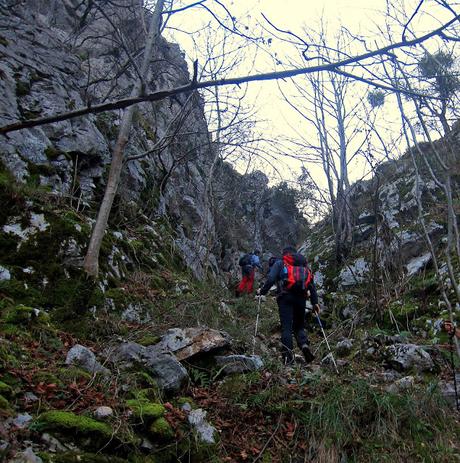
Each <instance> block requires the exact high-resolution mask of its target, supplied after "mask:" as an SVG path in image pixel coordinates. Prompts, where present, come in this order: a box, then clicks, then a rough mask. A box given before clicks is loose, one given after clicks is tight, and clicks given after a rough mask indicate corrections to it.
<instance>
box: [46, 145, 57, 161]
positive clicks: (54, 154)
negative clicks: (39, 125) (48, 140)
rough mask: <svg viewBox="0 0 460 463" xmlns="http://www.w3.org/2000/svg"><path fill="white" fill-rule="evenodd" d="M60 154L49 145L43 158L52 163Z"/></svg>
mask: <svg viewBox="0 0 460 463" xmlns="http://www.w3.org/2000/svg"><path fill="white" fill-rule="evenodd" d="M60 154H61V152H60V151H59V150H58V149H56V148H55V147H54V146H53V145H49V146H47V147H46V148H45V156H46V157H47V158H48V159H49V160H50V161H54V160H55V159H57V158H58V157H59V155H60Z"/></svg>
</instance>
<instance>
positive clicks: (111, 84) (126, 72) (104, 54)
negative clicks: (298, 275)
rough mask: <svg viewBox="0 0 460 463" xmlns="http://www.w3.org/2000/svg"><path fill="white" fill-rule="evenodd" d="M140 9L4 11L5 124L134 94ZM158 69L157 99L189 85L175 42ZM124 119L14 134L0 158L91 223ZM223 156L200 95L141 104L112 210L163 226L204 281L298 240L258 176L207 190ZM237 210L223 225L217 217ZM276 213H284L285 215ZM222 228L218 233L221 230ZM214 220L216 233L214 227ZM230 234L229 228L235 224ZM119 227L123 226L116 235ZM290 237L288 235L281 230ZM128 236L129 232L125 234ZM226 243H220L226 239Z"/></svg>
mask: <svg viewBox="0 0 460 463" xmlns="http://www.w3.org/2000/svg"><path fill="white" fill-rule="evenodd" d="M141 3H142V2H139V1H134V0H123V1H120V2H116V3H112V2H109V3H108V4H107V5H104V6H103V7H102V6H100V5H99V3H98V2H94V3H93V2H80V1H77V0H66V1H63V2H56V1H53V0H40V1H25V2H24V1H23V2H11V1H7V0H5V1H4V2H3V4H2V15H1V18H0V21H1V29H2V33H1V34H2V35H1V40H0V53H1V56H2V61H1V64H0V71H1V74H0V93H1V96H2V98H1V103H0V123H1V124H7V123H10V122H12V121H16V120H26V119H30V118H36V117H43V116H47V115H51V114H55V113H58V112H66V111H68V110H72V109H74V108H79V107H83V106H86V105H91V104H95V103H100V102H103V101H109V100H116V99H117V98H121V97H126V96H127V95H129V93H130V90H131V88H132V86H133V76H134V75H135V73H136V68H135V66H134V65H133V62H135V60H136V59H137V56H138V54H139V50H141V49H142V45H143V40H144V38H145V24H144V20H145V18H144V15H145V14H148V13H146V12H145V11H143V9H142V8H141V7H140V4H141ZM155 55H156V58H155V59H154V60H153V62H152V66H151V79H150V82H149V87H150V90H154V89H156V88H171V87H174V86H178V85H182V84H184V83H186V82H188V81H189V80H190V76H189V73H188V70H187V65H186V63H185V60H184V57H183V55H182V53H181V51H180V48H179V46H178V45H176V44H171V43H168V42H166V41H165V40H161V41H160V43H159V45H158V50H156V51H155ZM120 118H121V112H120V111H113V112H108V113H102V114H98V115H90V116H88V117H81V118H76V119H71V120H69V121H65V122H60V123H56V124H50V125H45V126H42V127H40V128H35V129H29V130H22V131H19V132H15V133H11V134H10V135H8V137H6V138H4V139H3V140H2V151H1V161H2V163H3V165H4V166H5V168H6V170H8V171H9V172H11V173H13V175H14V177H15V178H16V179H17V180H18V181H20V182H23V183H27V184H29V185H31V186H36V187H37V188H42V189H43V190H46V191H48V192H49V193H50V194H52V195H55V196H56V197H61V198H66V201H68V203H69V204H72V206H73V207H74V208H75V209H76V210H77V211H78V212H83V213H84V214H85V215H86V216H88V217H90V218H91V217H93V216H94V213H95V211H96V208H97V203H98V200H99V199H100V197H101V194H102V191H103V188H104V183H105V179H106V173H107V169H108V165H109V163H110V156H111V150H112V148H113V145H114V142H115V140H116V136H117V130H118V126H119V123H120ZM216 155H217V153H216V147H215V146H214V144H213V141H212V139H211V137H210V135H209V133H208V130H207V126H206V122H205V119H204V112H203V102H202V100H201V98H200V96H199V95H198V94H189V95H180V96H178V97H174V98H170V99H168V100H165V101H162V102H155V103H145V104H141V105H138V107H137V108H136V114H135V118H134V126H133V129H132V131H131V136H130V141H129V144H128V148H127V152H126V164H125V168H124V172H123V179H122V182H121V187H120V191H119V197H118V200H117V202H116V205H115V208H114V209H115V213H116V212H117V211H118V212H121V215H123V213H124V211H127V210H128V211H129V213H130V214H131V217H130V218H129V220H135V218H134V216H135V215H136V214H139V215H144V216H146V217H149V218H158V217H166V216H167V217H168V218H169V221H170V222H171V223H172V224H173V229H174V232H175V239H174V242H175V245H176V246H177V248H178V249H179V250H180V253H181V255H182V257H183V259H184V261H185V263H186V264H187V265H188V266H189V267H190V268H191V269H192V270H193V272H194V273H195V275H196V276H197V277H200V278H201V277H203V276H204V273H205V271H211V273H213V274H214V275H217V274H219V272H220V271H221V269H222V259H224V261H225V263H224V264H223V267H224V268H225V270H227V271H228V270H231V269H233V265H234V261H235V259H237V255H238V253H239V252H240V251H241V250H246V251H247V250H250V249H252V248H253V247H254V246H257V247H260V248H261V249H263V250H266V251H269V252H276V251H277V250H278V249H279V247H280V246H282V245H283V244H284V243H282V242H281V241H282V239H280V238H279V237H285V236H289V239H292V240H296V239H297V238H298V235H299V230H300V225H301V222H302V220H301V218H300V216H299V215H298V213H297V211H295V212H296V218H297V220H295V221H293V220H290V223H289V224H286V222H287V221H288V220H289V217H285V216H283V215H282V214H283V213H282V211H281V212H280V210H279V206H278V205H276V201H275V202H272V201H271V198H273V196H274V192H273V191H272V190H271V189H270V188H269V187H268V186H267V179H266V178H265V177H264V176H263V175H262V174H261V175H257V174H255V175H250V176H240V175H238V174H236V172H235V171H233V169H232V168H231V167H230V166H227V165H225V164H219V167H218V168H217V169H216V170H215V171H214V174H213V179H211V184H212V185H213V188H214V189H216V190H218V191H219V193H218V194H219V198H218V200H217V202H215V201H212V200H211V199H210V198H209V196H210V191H211V188H210V187H209V184H210V182H209V181H208V177H209V172H210V166H211V164H212V163H213V161H214V158H215V157H216ZM235 191H238V192H239V193H241V197H240V204H238V205H237V208H238V213H237V214H235V216H234V217H233V221H232V223H229V222H228V218H229V217H228V215H223V214H222V213H221V211H222V210H224V209H225V210H226V211H231V210H233V209H234V207H233V206H234V205H233V202H234V196H233V193H234V192H235ZM280 214H281V215H280ZM226 221H227V223H226V226H225V227H223V226H222V224H223V223H224V222H226ZM217 223H219V224H220V225H219V229H217V228H218V226H217V225H216V224H217ZM228 225H229V226H228ZM115 228H116V227H115ZM287 228H288V229H289V232H288V234H287V235H286V233H285V231H286V229H287ZM120 229H121V231H122V227H120ZM224 235H225V236H224Z"/></svg>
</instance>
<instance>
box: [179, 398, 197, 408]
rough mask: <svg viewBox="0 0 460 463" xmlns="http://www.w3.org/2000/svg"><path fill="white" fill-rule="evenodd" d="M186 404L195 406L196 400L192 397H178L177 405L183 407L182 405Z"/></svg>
mask: <svg viewBox="0 0 460 463" xmlns="http://www.w3.org/2000/svg"><path fill="white" fill-rule="evenodd" d="M185 404H190V405H191V406H192V408H193V406H194V402H193V399H192V398H191V397H179V398H178V399H177V405H178V406H179V407H182V405H185Z"/></svg>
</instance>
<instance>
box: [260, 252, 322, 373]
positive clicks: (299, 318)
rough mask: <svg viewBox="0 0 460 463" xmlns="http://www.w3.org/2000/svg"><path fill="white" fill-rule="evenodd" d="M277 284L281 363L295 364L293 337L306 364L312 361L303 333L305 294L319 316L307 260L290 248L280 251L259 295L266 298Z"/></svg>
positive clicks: (315, 293) (316, 295)
mask: <svg viewBox="0 0 460 463" xmlns="http://www.w3.org/2000/svg"><path fill="white" fill-rule="evenodd" d="M274 284H276V287H277V298H276V301H277V303H278V308H279V315H280V321H281V344H282V356H283V363H284V364H286V365H290V364H292V363H293V362H294V354H293V342H292V334H293V333H294V335H295V338H296V340H297V345H298V346H299V348H300V350H301V351H302V353H303V355H304V357H305V360H306V362H307V363H310V362H311V361H312V360H313V359H314V355H313V354H312V352H311V351H310V348H309V347H308V345H309V341H308V338H307V335H306V333H305V328H304V325H305V308H306V301H307V297H308V294H310V301H311V303H312V305H313V310H314V311H315V312H316V313H317V314H318V313H319V311H320V307H319V304H318V294H317V292H316V287H315V283H314V282H313V274H312V272H311V271H310V269H309V268H308V265H307V260H306V259H305V257H304V256H302V254H300V253H298V252H297V250H296V248H294V247H293V246H287V247H285V248H284V249H283V257H282V258H281V259H278V260H277V261H276V262H275V263H274V264H273V265H272V267H271V269H270V272H269V274H268V277H267V281H266V282H265V284H264V285H263V286H262V288H261V289H260V290H258V291H257V294H258V295H265V294H267V293H268V291H269V290H270V288H271V287H272V286H273V285H274Z"/></svg>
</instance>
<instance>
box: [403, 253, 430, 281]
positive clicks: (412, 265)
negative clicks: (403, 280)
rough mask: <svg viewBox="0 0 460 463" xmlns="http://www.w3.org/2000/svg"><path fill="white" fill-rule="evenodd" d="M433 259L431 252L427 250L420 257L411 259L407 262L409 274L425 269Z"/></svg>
mask: <svg viewBox="0 0 460 463" xmlns="http://www.w3.org/2000/svg"><path fill="white" fill-rule="evenodd" d="M430 261H431V253H429V252H427V253H425V254H423V255H421V256H419V257H415V258H414V259H411V260H410V261H409V262H408V263H407V264H406V269H407V275H408V276H412V275H415V274H416V273H418V272H420V271H421V270H423V269H424V268H425V267H426V266H427V264H428V263H429V262H430Z"/></svg>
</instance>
